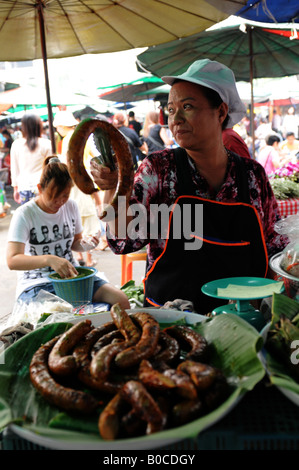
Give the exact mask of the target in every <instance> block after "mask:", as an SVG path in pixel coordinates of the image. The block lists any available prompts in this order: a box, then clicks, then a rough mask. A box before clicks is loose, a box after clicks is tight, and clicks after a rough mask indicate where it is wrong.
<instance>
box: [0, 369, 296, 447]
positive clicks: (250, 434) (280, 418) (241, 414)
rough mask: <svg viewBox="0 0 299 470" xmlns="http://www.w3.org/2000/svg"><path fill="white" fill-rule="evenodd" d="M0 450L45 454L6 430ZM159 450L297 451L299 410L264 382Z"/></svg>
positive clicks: (265, 379)
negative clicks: (190, 435) (192, 434)
mask: <svg viewBox="0 0 299 470" xmlns="http://www.w3.org/2000/svg"><path fill="white" fill-rule="evenodd" d="M0 441H1V436H0ZM2 449H3V450H47V449H46V448H44V447H42V446H38V445H35V444H32V443H31V442H28V441H25V440H24V439H21V438H19V437H18V436H16V435H14V434H12V433H11V432H10V431H9V430H6V431H4V432H3V433H2ZM160 450H170V451H173V452H174V453H175V452H176V451H182V450H184V451H186V450H189V451H190V450H299V406H297V405H295V404H294V403H293V402H291V401H290V400H289V399H288V398H286V397H285V396H284V395H283V394H282V393H281V392H280V390H278V389H277V388H276V387H275V386H273V385H270V383H269V380H268V379H267V378H264V379H263V380H262V381H261V382H259V383H258V384H257V385H256V386H255V387H254V389H253V390H251V391H250V392H247V393H246V394H245V396H244V397H243V398H242V399H241V401H240V402H239V403H238V404H237V406H236V407H235V408H234V409H233V410H231V411H230V413H228V415H227V416H225V417H224V418H222V419H221V420H220V421H219V422H218V423H216V424H214V425H213V426H212V427H210V428H208V429H206V430H205V431H203V432H202V433H200V434H199V436H198V437H197V439H185V440H183V441H181V442H178V443H176V444H173V445H168V446H167V447H161V448H160Z"/></svg>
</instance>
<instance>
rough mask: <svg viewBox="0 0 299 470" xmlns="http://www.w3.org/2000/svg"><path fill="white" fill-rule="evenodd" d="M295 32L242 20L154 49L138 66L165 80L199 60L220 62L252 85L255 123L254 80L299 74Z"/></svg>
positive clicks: (142, 57)
mask: <svg viewBox="0 0 299 470" xmlns="http://www.w3.org/2000/svg"><path fill="white" fill-rule="evenodd" d="M273 30H274V32H273ZM293 31H294V30H293V28H292V27H290V25H271V30H269V25H266V24H263V23H257V22H250V21H246V20H244V21H240V19H238V23H237V24H236V25H229V26H223V27H217V26H215V27H212V28H210V29H209V30H207V31H203V32H201V33H198V34H195V35H192V36H190V37H188V38H183V39H181V40H179V41H172V42H170V43H167V44H161V45H158V46H156V47H150V48H148V49H147V50H146V51H145V52H143V53H142V54H139V55H138V56H137V67H138V69H139V70H143V71H147V72H151V73H153V74H155V75H157V76H159V77H162V76H163V75H178V74H181V73H183V72H185V71H186V69H187V68H188V67H189V65H191V64H192V63H193V62H194V61H195V60H197V59H199V58H200V59H205V58H208V59H211V60H217V61H219V62H221V63H223V64H225V65H227V66H228V67H230V68H231V69H232V70H233V72H234V74H235V78H236V80H238V81H240V80H242V81H248V82H250V83H251V122H253V79H254V78H262V77H284V76H286V75H294V74H297V73H299V40H298V39H296V38H294V40H290V37H291V36H292V32H293ZM277 33H278V34H277ZM252 127H253V126H252ZM253 139H254V135H253Z"/></svg>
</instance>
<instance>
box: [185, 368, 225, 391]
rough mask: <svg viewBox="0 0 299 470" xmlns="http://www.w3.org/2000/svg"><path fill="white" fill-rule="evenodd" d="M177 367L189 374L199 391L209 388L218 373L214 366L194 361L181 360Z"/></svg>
mask: <svg viewBox="0 0 299 470" xmlns="http://www.w3.org/2000/svg"><path fill="white" fill-rule="evenodd" d="M177 369H178V370H179V371H182V372H186V373H187V374H188V375H190V378H191V380H192V382H193V383H194V385H195V386H196V388H197V390H201V391H202V390H206V389H207V388H209V387H210V386H211V385H212V384H213V383H214V381H215V379H216V377H217V375H218V372H217V370H216V369H215V368H214V367H212V366H209V365H207V364H202V363H200V362H195V361H184V362H181V364H179V365H178V367H177Z"/></svg>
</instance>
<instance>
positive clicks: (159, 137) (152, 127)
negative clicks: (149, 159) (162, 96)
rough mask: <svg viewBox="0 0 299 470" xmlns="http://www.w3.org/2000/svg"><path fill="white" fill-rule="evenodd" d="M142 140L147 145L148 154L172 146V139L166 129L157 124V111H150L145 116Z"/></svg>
mask: <svg viewBox="0 0 299 470" xmlns="http://www.w3.org/2000/svg"><path fill="white" fill-rule="evenodd" d="M143 138H144V140H145V141H146V143H147V146H148V153H149V154H151V153H153V152H156V151H157V150H162V149H164V148H165V147H168V146H172V145H173V144H174V139H173V138H172V137H169V135H168V134H167V131H166V128H165V127H163V126H161V124H159V113H158V111H150V112H149V113H147V115H146V116H145V120H144V125H143Z"/></svg>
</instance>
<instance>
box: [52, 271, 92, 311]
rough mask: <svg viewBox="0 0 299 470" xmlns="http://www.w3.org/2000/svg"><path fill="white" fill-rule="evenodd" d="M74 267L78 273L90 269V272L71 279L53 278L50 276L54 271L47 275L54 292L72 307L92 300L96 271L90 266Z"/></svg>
mask: <svg viewBox="0 0 299 470" xmlns="http://www.w3.org/2000/svg"><path fill="white" fill-rule="evenodd" d="M76 269H77V271H78V273H79V274H84V273H85V272H86V273H87V272H88V271H90V274H87V275H86V276H84V277H75V278H72V279H54V278H53V277H52V276H53V274H54V273H51V274H50V275H49V280H50V281H51V282H52V284H53V287H54V290H55V294H56V295H57V296H58V297H60V298H61V299H63V300H65V301H66V302H69V303H70V304H72V305H73V306H74V307H78V306H79V305H82V304H84V303H85V302H91V301H92V295H93V286H94V277H95V275H96V273H97V272H98V271H97V269H96V268H92V267H88V268H81V267H76Z"/></svg>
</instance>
